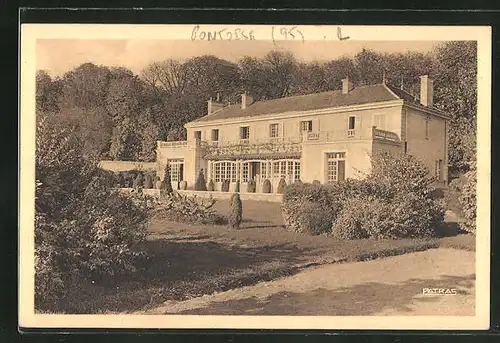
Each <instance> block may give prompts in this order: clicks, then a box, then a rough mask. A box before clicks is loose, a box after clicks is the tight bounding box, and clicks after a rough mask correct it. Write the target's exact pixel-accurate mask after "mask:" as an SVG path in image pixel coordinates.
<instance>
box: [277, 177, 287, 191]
mask: <svg viewBox="0 0 500 343" xmlns="http://www.w3.org/2000/svg"><path fill="white" fill-rule="evenodd" d="M285 187H286V181H285V179H280V182H279V183H278V188H277V190H276V193H278V194H283V192H284V191H285Z"/></svg>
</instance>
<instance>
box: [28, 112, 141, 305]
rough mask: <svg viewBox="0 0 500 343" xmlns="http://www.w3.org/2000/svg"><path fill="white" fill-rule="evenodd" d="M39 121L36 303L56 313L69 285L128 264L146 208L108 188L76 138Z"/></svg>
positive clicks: (109, 274)
mask: <svg viewBox="0 0 500 343" xmlns="http://www.w3.org/2000/svg"><path fill="white" fill-rule="evenodd" d="M37 120H38V122H37V134H36V155H35V156H36V161H35V171H36V180H37V184H36V192H35V197H36V199H35V209H36V213H35V304H36V307H37V309H41V310H51V311H57V310H59V309H58V308H54V306H57V305H58V304H61V302H60V301H58V300H57V299H60V297H62V296H65V294H66V293H67V290H68V289H71V287H70V286H71V285H73V288H74V287H75V286H76V285H79V284H81V282H82V281H87V282H90V280H99V279H102V278H103V277H105V278H110V277H112V276H117V275H120V274H125V273H127V272H130V271H133V270H134V268H135V261H136V258H137V257H139V256H141V255H142V253H141V252H138V251H136V250H133V249H132V247H133V246H134V245H136V244H137V243H138V242H141V241H143V240H144V239H145V237H146V227H147V225H146V224H147V213H146V211H145V209H144V208H143V207H142V206H141V205H139V204H138V203H136V202H134V201H133V200H132V199H131V198H129V197H127V196H125V195H122V194H120V193H118V192H115V191H114V190H112V189H111V188H110V187H109V180H108V179H107V177H109V176H106V175H104V174H103V173H102V171H101V170H100V169H99V168H98V167H97V161H95V160H91V159H88V158H86V157H85V156H84V155H83V154H82V147H83V144H82V142H81V138H80V137H79V136H77V135H75V134H73V133H72V132H71V131H69V130H67V129H60V128H57V127H53V126H51V125H50V124H49V122H48V121H47V120H46V119H45V117H43V116H41V117H39V118H37ZM70 296H71V295H70Z"/></svg>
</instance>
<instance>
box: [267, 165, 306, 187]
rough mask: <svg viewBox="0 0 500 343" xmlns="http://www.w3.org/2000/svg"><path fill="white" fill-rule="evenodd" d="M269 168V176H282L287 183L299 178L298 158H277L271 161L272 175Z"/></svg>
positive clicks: (278, 177) (274, 177)
mask: <svg viewBox="0 0 500 343" xmlns="http://www.w3.org/2000/svg"><path fill="white" fill-rule="evenodd" d="M270 171H271V170H269V174H268V175H269V177H271V176H272V178H273V179H280V178H284V179H285V180H286V181H287V183H288V182H293V181H294V180H300V160H278V161H273V162H272V175H271V173H270Z"/></svg>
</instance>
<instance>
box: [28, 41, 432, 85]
mask: <svg viewBox="0 0 500 343" xmlns="http://www.w3.org/2000/svg"><path fill="white" fill-rule="evenodd" d="M436 44H437V43H436V42H433V41H404V42H397V41H376V42H375V41H343V42H340V41H305V42H293V41H286V42H285V41H277V42H276V43H273V42H272V41H191V40H106V39H81V40H78V39H44V40H38V41H37V45H36V63H37V69H38V70H40V69H43V70H46V71H47V72H49V74H50V75H52V76H60V75H62V74H64V73H65V72H67V71H69V70H71V69H73V68H75V67H77V66H79V65H80V64H82V63H85V62H92V63H94V64H98V65H105V66H108V67H117V66H121V67H126V68H129V69H131V70H132V71H133V72H134V73H136V74H139V73H140V71H141V70H142V69H143V68H144V67H146V66H147V65H148V64H149V63H151V62H155V61H161V60H164V59H168V58H172V59H178V60H186V59H188V58H191V57H194V56H200V55H215V56H217V57H219V58H223V59H226V60H230V61H237V60H239V59H240V58H242V57H244V56H252V57H263V56H264V55H265V54H266V53H268V52H269V51H271V50H288V51H291V52H293V53H294V55H295V56H296V57H297V59H299V60H302V61H308V62H309V61H325V60H332V59H335V58H338V57H341V56H353V55H355V54H356V53H357V52H359V51H361V49H362V48H363V47H365V48H367V49H372V50H375V51H378V52H389V53H391V52H405V51H418V52H427V51H431V50H432V49H433V48H434V46H435V45H436Z"/></svg>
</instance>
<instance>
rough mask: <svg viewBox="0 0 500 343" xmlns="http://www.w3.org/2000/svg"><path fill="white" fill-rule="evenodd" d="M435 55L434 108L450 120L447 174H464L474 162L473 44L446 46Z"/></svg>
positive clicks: (456, 43)
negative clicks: (447, 115)
mask: <svg viewBox="0 0 500 343" xmlns="http://www.w3.org/2000/svg"><path fill="white" fill-rule="evenodd" d="M435 54H436V62H435V65H434V66H433V69H434V70H435V71H436V72H435V78H436V80H435V85H434V89H435V91H434V96H435V105H436V107H438V108H439V109H441V110H443V111H444V112H446V113H448V114H449V115H451V117H452V122H451V123H450V127H449V132H448V133H449V163H450V172H463V171H467V170H468V169H469V163H470V162H471V161H472V160H475V158H476V150H475V147H476V144H475V141H476V124H477V120H476V116H477V87H476V86H477V44H476V42H472V41H453V42H446V43H442V44H440V45H438V46H437V48H436V51H435ZM471 143H472V144H471Z"/></svg>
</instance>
